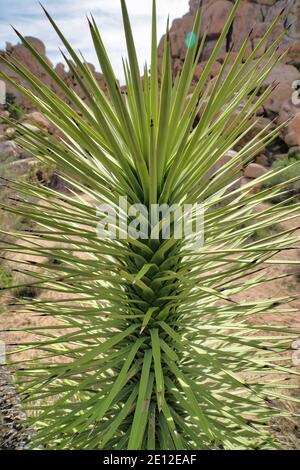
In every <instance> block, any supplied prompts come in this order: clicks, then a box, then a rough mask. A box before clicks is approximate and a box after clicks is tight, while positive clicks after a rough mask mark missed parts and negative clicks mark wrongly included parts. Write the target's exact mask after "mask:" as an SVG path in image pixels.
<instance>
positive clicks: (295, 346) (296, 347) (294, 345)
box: [291, 338, 300, 349]
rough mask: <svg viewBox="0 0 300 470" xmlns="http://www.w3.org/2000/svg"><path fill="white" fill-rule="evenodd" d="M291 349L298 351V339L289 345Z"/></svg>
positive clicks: (299, 346)
mask: <svg viewBox="0 0 300 470" xmlns="http://www.w3.org/2000/svg"><path fill="white" fill-rule="evenodd" d="M291 348H292V349H300V338H298V339H296V341H293V343H292V345H291Z"/></svg>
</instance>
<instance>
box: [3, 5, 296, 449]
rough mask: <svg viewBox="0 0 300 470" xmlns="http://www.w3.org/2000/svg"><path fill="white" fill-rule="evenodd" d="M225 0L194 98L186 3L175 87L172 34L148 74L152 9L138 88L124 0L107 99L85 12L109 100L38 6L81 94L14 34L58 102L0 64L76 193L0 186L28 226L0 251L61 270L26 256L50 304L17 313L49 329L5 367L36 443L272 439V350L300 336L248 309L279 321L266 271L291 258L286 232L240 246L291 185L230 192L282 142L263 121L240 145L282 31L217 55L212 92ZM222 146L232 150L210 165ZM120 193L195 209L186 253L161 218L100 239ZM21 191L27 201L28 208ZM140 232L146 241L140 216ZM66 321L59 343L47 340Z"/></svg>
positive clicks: (25, 132) (277, 366) (254, 444)
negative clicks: (119, 67)
mask: <svg viewBox="0 0 300 470" xmlns="http://www.w3.org/2000/svg"><path fill="white" fill-rule="evenodd" d="M238 3H239V2H235V4H234V6H233V8H232V12H231V14H230V16H229V18H228V20H227V22H226V25H225V26H224V30H223V32H222V33H221V35H220V37H219V39H218V41H217V43H216V46H215V48H214V50H213V52H212V54H211V56H210V58H209V60H208V61H207V64H206V66H205V68H204V70H203V72H202V74H201V77H200V79H199V81H198V83H197V84H196V86H195V88H194V91H193V93H192V94H189V93H190V87H191V83H192V80H193V76H194V72H195V68H196V66H197V63H198V62H199V58H200V56H201V52H202V49H203V46H204V43H205V34H204V35H200V27H201V8H200V7H199V9H198V11H197V13H196V16H195V22H194V28H193V31H192V32H191V34H190V36H189V37H190V38H191V40H190V42H189V41H187V50H186V57H185V61H184V65H183V69H182V70H181V72H180V73H179V74H178V76H177V77H176V79H175V80H173V79H172V70H171V54H170V47H171V46H170V38H169V32H168V29H167V33H166V36H165V45H164V56H163V64H162V74H161V77H159V74H158V60H157V31H156V5H155V0H154V1H153V20H152V55H151V67H150V71H148V68H147V66H146V67H145V71H144V77H143V79H141V77H140V70H139V68H138V61H137V56H136V50H135V46H134V41H133V36H132V31H131V27H130V21H129V16H128V12H127V8H126V4H125V1H124V0H121V7H122V14H123V20H124V29H125V36H126V42H127V48H128V60H126V61H124V71H125V76H126V93H123V92H121V89H120V86H119V84H118V81H117V79H116V77H115V75H114V72H113V69H112V67H111V64H110V61H109V57H108V55H107V52H106V50H105V48H104V45H103V42H102V39H101V35H100V32H99V30H98V28H97V25H96V23H95V21H94V19H93V18H90V19H89V20H88V21H89V27H90V31H91V36H92V40H93V43H94V46H95V51H96V53H97V56H98V59H99V64H100V67H101V70H102V73H103V75H104V78H105V82H106V86H107V90H108V94H109V96H106V95H105V94H104V93H103V91H102V90H101V89H100V87H99V85H98V83H97V82H96V80H95V78H94V76H93V73H92V72H91V70H90V68H89V67H88V65H87V63H86V62H85V60H84V59H83V58H82V57H81V56H80V55H77V53H76V52H75V51H74V50H73V49H72V47H71V46H70V44H69V43H68V41H67V39H66V38H65V37H64V36H63V34H62V32H61V31H60V30H59V28H58V27H57V25H56V24H55V22H54V21H53V19H52V18H51V17H50V16H49V14H48V13H47V12H45V13H46V15H47V17H48V18H49V21H50V22H51V24H52V25H53V27H54V29H55V30H56V32H57V34H58V36H59V38H60V40H61V41H62V43H63V45H64V48H65V53H64V58H65V60H66V62H67V64H68V66H69V68H70V70H71V71H72V73H73V75H74V77H75V79H76V81H77V82H78V84H79V86H80V88H81V90H82V92H83V94H84V96H85V99H84V100H83V99H81V98H80V97H78V95H77V94H76V93H75V92H74V91H73V90H72V89H70V88H69V87H68V86H67V85H66V84H65V83H64V82H63V81H62V80H61V79H60V78H59V76H58V75H56V73H55V72H54V71H53V69H52V68H51V67H50V66H49V64H48V63H47V62H46V61H45V60H44V58H43V57H41V56H40V55H39V54H38V52H37V51H36V50H35V49H34V48H33V47H32V46H31V45H30V44H29V43H28V42H27V41H26V39H25V38H24V37H23V36H22V35H21V34H19V33H17V34H18V36H19V38H20V39H21V40H22V42H23V44H24V45H25V46H26V47H27V49H28V50H29V51H30V52H31V53H32V55H33V57H34V58H35V59H36V60H37V61H38V62H39V64H40V65H42V67H43V68H44V70H45V73H47V74H49V76H50V77H51V78H52V80H53V81H54V82H55V83H56V85H57V86H58V87H59V88H60V89H61V92H62V93H61V95H64V96H65V97H66V98H67V101H68V103H69V104H66V100H64V99H62V98H60V97H58V96H57V94H55V93H54V92H53V91H52V90H51V89H50V88H48V87H46V86H45V85H44V83H42V82H41V81H40V80H39V79H38V78H37V77H36V76H34V75H33V73H32V72H31V71H30V70H28V69H27V68H26V67H24V65H22V63H20V62H18V61H17V60H16V59H14V58H13V57H9V56H7V57H4V58H3V61H4V62H5V63H6V64H7V66H8V67H9V68H10V69H11V70H12V71H13V72H14V73H16V74H18V75H19V76H20V77H21V78H22V80H25V81H26V82H27V84H28V87H26V88H25V87H23V86H22V85H20V84H18V83H15V82H14V81H13V80H11V79H10V78H9V77H8V76H7V75H5V74H4V73H1V74H0V76H1V77H2V78H3V79H4V80H6V81H7V82H9V83H10V84H12V85H14V86H15V87H16V89H17V90H18V91H19V92H22V93H23V94H24V95H25V96H26V97H27V98H29V99H30V100H31V101H32V103H33V104H34V105H35V106H36V107H37V108H38V109H39V110H40V111H41V112H42V113H43V114H44V115H45V116H46V117H47V118H48V119H49V121H50V122H51V123H52V124H53V126H55V127H56V128H57V129H58V130H59V131H60V132H59V133H58V134H56V135H59V136H58V137H56V136H51V135H48V134H47V135H46V134H37V133H35V132H33V131H32V130H31V129H30V128H28V127H24V126H23V125H22V124H21V123H17V122H16V123H15V128H16V132H17V133H18V136H19V138H18V142H19V144H20V145H21V146H22V147H23V148H24V149H26V151H28V152H30V153H31V154H32V155H34V156H36V157H37V158H38V159H39V160H41V161H42V162H44V163H46V164H51V165H53V164H54V165H56V167H57V168H58V170H59V172H60V174H61V175H62V176H63V177H64V178H65V180H66V181H67V182H69V183H71V185H72V186H73V188H74V189H75V190H74V191H73V193H70V192H69V193H68V195H63V196H62V195H61V194H59V193H58V192H56V191H55V190H51V189H49V188H45V187H35V186H31V185H30V184H27V183H25V182H20V183H11V187H12V188H15V189H16V191H17V192H18V194H19V196H18V203H17V205H13V206H10V207H6V210H10V211H11V212H14V213H16V214H21V215H25V216H26V217H29V218H30V219H32V220H33V221H34V222H35V224H36V225H35V228H34V229H33V230H32V231H31V232H23V233H22V234H21V237H20V233H18V234H10V237H11V238H10V239H11V240H15V241H12V242H11V243H10V244H9V245H4V246H3V250H6V251H7V252H15V253H20V252H22V253H28V254H30V255H32V256H37V257H39V260H41V259H47V258H48V259H49V258H51V259H53V258H55V260H56V261H57V262H55V263H53V262H50V261H49V262H46V261H44V262H41V261H40V262H39V268H40V269H39V270H36V269H35V270H34V271H33V272H32V273H31V276H33V277H34V278H35V279H33V280H32V282H31V287H38V288H39V289H42V290H44V291H46V292H48V293H49V298H45V296H43V298H42V299H39V298H36V299H31V301H30V302H26V301H25V300H23V301H22V304H21V306H20V308H21V309H22V310H24V309H25V311H27V312H34V313H35V314H38V315H44V316H45V315H47V316H50V317H53V318H56V319H57V324H55V323H54V324H53V325H52V326H51V327H48V328H45V327H39V328H35V329H34V330H31V331H32V332H33V333H34V334H35V335H36V337H37V339H36V341H35V342H32V343H28V342H27V343H24V344H21V345H20V346H19V350H24V349H26V348H32V349H35V350H37V351H38V357H36V358H35V359H34V360H32V361H30V360H28V361H27V362H26V363H25V364H24V363H23V362H22V363H16V365H15V366H16V368H17V369H18V374H17V378H18V382H19V387H20V393H21V394H22V397H23V401H24V404H25V406H26V407H27V411H28V414H29V416H30V417H31V422H32V425H33V426H34V428H35V430H36V432H35V434H34V437H33V442H32V446H33V447H34V448H37V447H38V446H44V447H46V448H50V449H217V448H225V449H265V448H276V447H277V446H278V445H279V443H278V442H276V438H275V437H274V436H273V434H272V430H271V427H270V422H271V419H272V418H275V417H277V416H284V415H287V412H286V411H282V410H283V407H282V406H281V404H280V403H281V401H285V400H288V399H289V393H288V392H287V391H286V387H287V386H286V377H287V375H288V374H294V375H299V374H297V372H296V371H295V370H292V369H290V368H289V367H288V365H287V358H286V356H284V357H283V356H282V354H281V353H282V352H284V351H286V350H287V349H288V348H289V345H290V343H291V341H292V340H293V338H294V337H295V336H296V335H299V332H297V331H291V330H289V329H284V328H278V327H275V326H272V325H270V324H269V323H270V322H268V321H266V323H267V325H263V324H261V323H259V324H257V323H256V321H255V314H257V313H260V314H261V313H263V314H264V315H265V317H266V318H267V316H268V314H274V313H275V312H277V313H278V315H280V314H283V313H284V312H286V311H290V309H291V307H289V302H290V301H291V300H292V299H289V298H286V297H285V298H283V297H280V296H279V297H278V298H269V296H268V284H267V283H268V281H269V280H270V279H269V278H268V277H267V276H266V274H265V273H266V269H267V267H268V266H270V265H274V264H276V263H279V262H280V261H278V253H280V251H282V250H285V249H294V248H295V244H296V242H297V240H298V238H297V237H296V236H295V235H294V233H293V230H280V231H279V233H277V232H276V233H275V234H273V235H270V236H268V237H266V238H263V239H261V240H260V241H259V242H257V241H256V242H253V241H252V240H251V234H252V233H254V232H255V231H257V230H258V229H259V228H268V227H269V226H271V225H273V224H275V223H278V222H282V221H284V220H288V219H290V218H293V217H296V215H298V214H299V203H297V202H294V203H293V204H291V205H288V206H286V205H283V204H281V203H279V204H276V205H266V204H264V205H262V204H261V203H265V202H268V201H270V200H271V199H272V198H274V195H278V194H280V193H283V192H284V191H285V186H286V185H288V183H289V182H286V183H282V184H279V185H277V186H276V187H274V188H272V189H268V190H260V191H257V187H258V186H259V185H260V183H262V182H264V181H266V180H267V179H268V178H270V177H271V176H272V175H274V172H273V173H272V172H271V173H270V174H266V175H264V176H263V177H261V178H259V179H258V180H256V181H253V182H250V183H248V184H246V185H244V186H243V187H242V188H240V187H238V186H237V184H236V183H237V180H238V179H239V175H240V171H241V169H242V168H243V167H244V166H245V165H246V164H247V163H248V162H249V161H251V160H252V159H253V158H254V157H255V155H256V154H258V153H259V152H261V150H262V149H263V148H264V147H265V146H266V145H268V144H269V143H270V142H271V141H272V140H273V139H274V138H276V136H277V135H278V134H279V132H280V129H276V130H271V129H270V127H267V128H266V129H264V130H262V131H260V132H259V133H257V135H256V136H255V138H250V137H249V138H248V141H247V139H245V137H247V136H248V135H250V134H249V133H250V131H252V130H253V128H254V126H255V114H256V111H257V110H258V108H259V107H260V106H261V105H262V103H263V102H264V100H266V99H267V98H268V96H269V95H270V93H271V92H272V91H273V85H272V86H268V87H263V84H264V82H265V79H266V77H267V76H268V74H269V73H270V71H271V70H272V68H273V67H274V65H276V63H277V62H278V60H280V58H281V57H279V56H278V44H279V43H280V40H281V37H280V36H279V37H278V38H277V39H276V40H275V41H273V42H272V43H271V45H270V46H268V47H266V44H268V43H269V42H270V41H269V38H270V37H271V35H272V33H273V32H274V30H275V28H276V25H277V24H278V21H280V17H278V18H276V19H275V20H274V22H273V23H272V25H271V26H270V27H269V29H268V31H267V32H266V33H265V35H264V36H263V38H262V39H261V40H260V41H259V43H258V44H257V45H256V47H255V48H254V50H253V52H251V53H250V54H249V53H248V46H249V38H245V41H244V42H243V45H242V46H241V48H240V51H239V52H238V54H237V55H236V57H234V58H232V57H231V53H230V51H229V52H228V53H227V54H226V56H225V58H224V62H223V64H222V67H221V70H220V72H219V74H218V76H217V77H216V78H215V79H214V80H213V81H210V82H208V78H209V76H210V71H211V68H212V66H213V64H214V62H215V61H216V59H217V58H218V56H219V53H220V51H221V49H222V46H223V44H224V41H226V36H227V34H228V31H229V29H230V27H231V24H232V21H233V19H234V16H235V14H236V10H237V8H238ZM193 39H195V41H194V40H193ZM194 43H195V44H194ZM262 50H265V52H264V53H263V54H262ZM246 51H247V54H246ZM198 115H200V118H199V119H198V123H197V124H195V123H196V122H197V121H196V116H198ZM272 129H273V128H272ZM245 141H246V142H247V143H246V144H245V143H244V142H245ZM233 148H239V149H240V150H239V151H238V152H237V153H236V154H235V156H233V157H232V158H231V160H230V161H228V163H226V164H224V165H223V166H221V167H219V169H216V168H218V165H217V163H218V162H219V161H221V160H222V158H223V157H224V155H226V154H228V152H229V151H230V150H232V149H233ZM223 160H224V159H223ZM254 186H255V188H256V190H255V191H253V188H254ZM120 197H123V198H124V197H126V198H127V201H128V205H133V204H142V205H143V206H145V207H146V208H147V209H149V213H150V208H151V207H152V205H153V204H160V205H162V204H167V205H169V206H172V205H174V204H178V205H180V206H183V205H184V204H191V205H195V204H201V205H202V207H204V210H205V243H204V246H203V247H201V248H199V247H198V248H197V249H195V250H191V249H190V245H189V243H190V240H189V239H188V238H186V237H182V238H181V239H177V238H176V237H175V228H176V227H175V223H174V220H172V223H171V227H170V230H171V236H170V237H169V238H168V239H164V237H163V236H162V233H163V232H162V231H163V227H164V224H163V222H164V221H163V220H161V221H160V223H159V224H158V227H156V233H157V230H158V235H159V236H158V237H151V236H149V237H143V238H135V237H133V236H130V233H129V234H127V236H126V237H121V236H120V237H114V238H109V237H106V238H103V237H99V236H98V235H97V227H98V224H99V215H97V207H99V206H100V205H103V204H105V205H106V206H109V207H110V208H113V209H116V208H117V207H118V204H119V198H120ZM32 199H34V200H37V201H38V202H37V203H35V204H34V205H33V204H32V202H30V201H32ZM124 217H126V216H124V214H123V222H124ZM191 217H192V220H193V218H194V217H195V214H194V213H192V215H191ZM130 220H131V219H130V218H129V217H128V219H125V222H126V223H128V224H129V223H130ZM147 223H148V227H149V233H151V231H152V230H153V229H154V227H153V225H151V223H152V221H151V220H150V218H149V219H147ZM200 230H201V228H199V231H200ZM200 236H201V233H199V237H200ZM20 238H21V241H18V240H20ZM24 241H25V242H26V243H24ZM20 270H21V271H23V272H25V273H26V272H28V271H29V272H30V265H29V263H26V262H24V261H23V264H21V263H20ZM264 283H266V298H265V299H264V300H259V301H257V300H248V301H240V300H236V299H237V296H236V294H239V293H241V292H244V291H246V290H248V289H250V288H253V287H256V286H261V285H262V284H264ZM13 287H15V286H13ZM19 287H20V286H19ZM56 294H57V295H56ZM252 317H253V318H252ZM251 319H252V320H251ZM250 320H251V321H250ZM62 328H65V333H64V334H61V333H59V334H58V333H56V330H59V331H60V332H61V330H62ZM26 330H27V331H28V330H30V329H28V328H27V329H26ZM262 376H264V377H266V376H267V377H268V380H266V379H265V378H264V380H263V379H262ZM291 399H292V398H291ZM294 400H295V401H297V399H296V398H294Z"/></svg>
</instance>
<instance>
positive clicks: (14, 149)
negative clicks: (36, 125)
mask: <svg viewBox="0 0 300 470" xmlns="http://www.w3.org/2000/svg"><path fill="white" fill-rule="evenodd" d="M20 155H21V149H20V148H19V147H18V145H17V144H16V142H14V141H13V140H7V141H4V142H0V159H4V160H6V159H7V158H18V157H19V156H20Z"/></svg>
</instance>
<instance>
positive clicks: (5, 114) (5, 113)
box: [0, 109, 9, 121]
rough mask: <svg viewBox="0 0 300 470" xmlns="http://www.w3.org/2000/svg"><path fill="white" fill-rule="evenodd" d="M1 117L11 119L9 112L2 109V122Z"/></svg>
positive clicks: (0, 110)
mask: <svg viewBox="0 0 300 470" xmlns="http://www.w3.org/2000/svg"><path fill="white" fill-rule="evenodd" d="M1 117H3V118H9V112H8V111H5V110H4V109H0V121H1Z"/></svg>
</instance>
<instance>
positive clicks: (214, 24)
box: [203, 0, 232, 39]
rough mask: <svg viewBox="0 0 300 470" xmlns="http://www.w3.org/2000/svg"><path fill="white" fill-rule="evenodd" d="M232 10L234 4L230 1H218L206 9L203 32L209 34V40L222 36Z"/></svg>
mask: <svg viewBox="0 0 300 470" xmlns="http://www.w3.org/2000/svg"><path fill="white" fill-rule="evenodd" d="M231 10H232V3H231V2H229V1H228V0H216V1H215V2H214V3H211V4H210V5H209V6H208V7H207V8H205V9H204V13H203V31H205V32H206V33H207V38H208V39H216V38H218V37H219V36H220V34H221V32H222V31H223V28H224V25H225V22H226V19H227V17H228V15H229V14H230V11H231Z"/></svg>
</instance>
